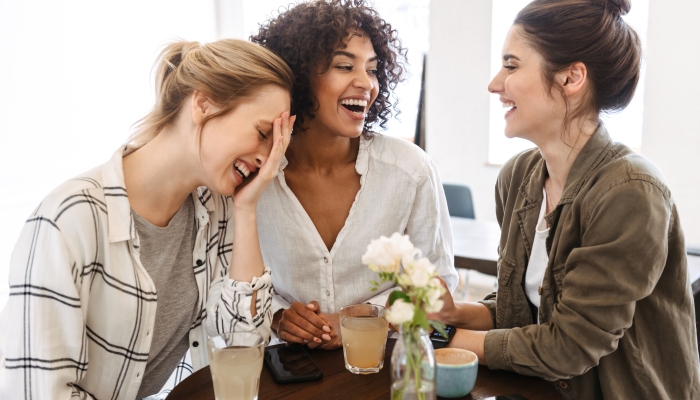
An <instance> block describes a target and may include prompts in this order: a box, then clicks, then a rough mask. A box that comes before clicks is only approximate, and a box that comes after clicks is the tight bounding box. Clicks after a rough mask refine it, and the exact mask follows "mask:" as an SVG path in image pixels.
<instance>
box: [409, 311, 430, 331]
mask: <svg viewBox="0 0 700 400" xmlns="http://www.w3.org/2000/svg"><path fill="white" fill-rule="evenodd" d="M413 326H420V327H422V328H423V329H425V330H426V331H427V330H430V323H429V322H428V317H427V316H426V315H425V311H423V310H421V309H417V310H416V311H415V313H413Z"/></svg>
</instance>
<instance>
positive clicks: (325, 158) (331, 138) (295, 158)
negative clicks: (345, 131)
mask: <svg viewBox="0 0 700 400" xmlns="http://www.w3.org/2000/svg"><path fill="white" fill-rule="evenodd" d="M360 140H361V138H360V137H355V138H350V137H346V136H340V135H333V134H330V133H327V132H325V131H322V130H320V129H314V128H313V127H309V128H307V129H306V130H305V131H301V129H300V130H299V133H295V134H294V135H293V136H292V139H291V141H290V143H289V147H288V148H287V153H286V156H287V161H288V162H289V167H291V168H292V169H312V170H316V171H318V172H323V171H330V170H332V169H334V168H336V167H341V166H347V165H348V164H350V163H354V162H355V161H356V160H357V154H358V152H359V150H360Z"/></svg>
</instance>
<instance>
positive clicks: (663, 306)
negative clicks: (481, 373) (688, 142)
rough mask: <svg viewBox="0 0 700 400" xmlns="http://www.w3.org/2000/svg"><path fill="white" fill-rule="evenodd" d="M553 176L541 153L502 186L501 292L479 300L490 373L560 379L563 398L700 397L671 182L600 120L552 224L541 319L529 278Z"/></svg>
mask: <svg viewBox="0 0 700 400" xmlns="http://www.w3.org/2000/svg"><path fill="white" fill-rule="evenodd" d="M546 176H547V172H546V167H545V162H544V159H543V158H542V156H541V154H540V152H539V150H538V149H531V150H528V151H525V152H523V153H521V154H519V155H517V156H515V157H514V158H512V159H511V160H510V161H508V163H507V164H506V165H505V166H504V167H503V169H502V170H501V172H500V174H499V177H498V182H497V184H496V214H497V217H498V222H499V224H500V225H501V240H500V245H499V248H498V253H499V257H498V289H497V292H496V293H492V294H491V295H489V296H487V297H486V298H485V299H484V300H483V301H482V303H483V304H485V305H486V306H487V307H488V309H489V311H490V312H491V317H492V318H493V326H494V327H495V328H496V329H494V330H491V331H489V333H488V334H487V335H486V342H485V349H484V351H485V358H486V364H487V365H488V366H489V368H491V369H505V370H511V371H515V372H517V373H519V374H523V375H534V376H540V377H542V378H545V379H547V380H557V383H556V387H557V389H559V391H560V392H561V393H562V395H563V396H564V397H565V398H567V399H602V398H605V399H695V398H700V377H699V375H698V348H697V341H696V340H697V339H696V332H695V329H696V328H695V315H694V310H693V297H692V291H691V286H690V282H689V278H688V272H687V270H686V254H685V242H684V238H683V231H682V229H681V226H680V221H679V218H678V213H677V211H676V205H675V203H674V200H673V198H672V197H671V193H670V191H669V189H668V188H667V187H666V184H665V182H664V176H663V174H662V173H661V171H659V170H658V169H657V167H656V166H655V165H654V164H652V163H651V162H650V161H649V160H647V159H645V158H644V157H642V156H640V155H638V154H636V153H634V152H632V151H631V150H630V149H629V148H628V147H626V146H624V145H622V144H619V143H613V142H612V141H611V140H610V137H609V136H608V133H607V131H606V130H605V128H604V127H603V125H602V124H601V125H600V127H599V128H598V130H597V131H596V132H595V134H594V135H593V136H592V137H591V138H590V140H589V141H588V143H586V145H585V146H584V148H583V149H582V151H581V153H580V154H579V155H578V157H577V158H576V161H575V162H574V165H573V166H572V168H571V171H570V172H569V176H568V178H567V180H566V185H565V187H564V191H563V193H562V197H561V200H560V201H559V204H558V205H557V207H556V208H555V209H554V210H553V211H552V212H551V213H549V214H548V215H546V217H545V218H546V220H547V222H548V224H549V226H550V232H549V236H548V238H547V241H546V247H547V252H548V254H549V263H548V265H547V269H546V271H545V274H544V280H543V284H542V290H541V302H540V308H539V311H538V312H539V321H540V324H539V325H538V324H536V321H537V319H536V318H533V316H532V315H531V309H530V307H529V305H528V304H529V303H528V301H527V298H526V296H525V291H524V285H523V280H524V277H525V271H526V269H527V264H528V260H529V258H530V250H531V248H532V243H533V240H534V236H535V226H536V225H537V219H538V217H539V211H540V207H541V205H542V188H543V185H544V180H545V177H546Z"/></svg>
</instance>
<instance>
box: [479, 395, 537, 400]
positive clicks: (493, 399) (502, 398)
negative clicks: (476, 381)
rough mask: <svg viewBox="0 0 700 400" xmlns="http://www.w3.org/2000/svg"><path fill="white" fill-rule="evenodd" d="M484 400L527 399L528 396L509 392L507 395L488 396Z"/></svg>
mask: <svg viewBox="0 0 700 400" xmlns="http://www.w3.org/2000/svg"><path fill="white" fill-rule="evenodd" d="M484 400H527V398H525V396H523V395H520V394H509V395H506V396H496V397H486V398H485V399H484Z"/></svg>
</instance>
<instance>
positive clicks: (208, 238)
mask: <svg viewBox="0 0 700 400" xmlns="http://www.w3.org/2000/svg"><path fill="white" fill-rule="evenodd" d="M133 150H135V149H133V148H131V147H129V146H124V147H123V148H121V149H120V150H119V151H117V152H116V153H115V154H114V156H113V157H112V159H111V160H110V161H108V162H107V163H106V164H104V165H102V166H99V167H97V168H95V169H93V170H91V171H88V172H87V173H85V174H83V175H81V176H78V177H76V178H74V179H71V180H69V181H67V182H65V183H63V184H62V185H60V186H59V187H58V188H56V189H55V190H54V191H53V192H51V193H50V194H49V195H48V196H47V197H46V198H45V199H44V200H43V201H42V203H41V204H40V205H39V207H38V208H37V209H36V210H35V211H34V212H33V213H32V215H31V216H30V218H29V219H28V220H27V222H26V223H25V226H24V229H23V230H22V233H21V235H20V238H19V240H18V242H17V245H16V246H15V249H14V251H13V253H12V259H11V266H10V282H9V283H10V298H9V300H8V302H7V304H6V306H5V309H4V310H3V312H2V314H0V398H2V399H37V400H41V399H69V398H80V399H88V398H97V399H130V400H131V399H134V398H135V397H136V394H137V392H138V390H139V386H140V384H141V379H142V378H143V372H144V369H145V368H146V361H147V359H148V353H149V348H150V345H151V336H152V334H153V326H154V323H155V318H156V302H157V298H158V296H157V293H156V290H155V285H154V284H153V282H152V281H151V278H150V277H149V276H148V273H147V272H146V270H145V269H144V267H143V265H142V264H141V262H140V260H139V237H138V234H137V232H136V228H135V226H134V221H133V219H132V217H131V212H130V210H131V208H130V205H129V199H128V197H127V194H126V189H125V185H124V174H123V170H122V157H123V156H125V155H126V154H128V153H130V152H131V151H133ZM192 195H193V197H194V203H195V215H196V230H197V233H196V239H195V247H194V253H193V255H192V266H193V267H192V268H193V270H194V274H195V278H196V281H197V287H198V291H199V300H198V301H199V304H198V310H199V311H198V315H197V318H196V319H195V322H194V323H193V325H192V327H191V328H190V333H189V339H190V351H189V352H188V355H187V356H186V357H185V359H186V360H187V361H190V360H191V366H190V365H188V362H186V361H185V360H183V362H181V363H180V365H179V366H178V368H177V369H176V370H175V371H174V374H173V377H172V378H171V379H170V380H169V382H168V385H174V384H177V383H178V382H179V381H180V380H182V379H184V378H185V377H186V376H188V375H189V374H190V373H192V371H196V370H198V369H200V368H202V367H204V366H206V365H207V364H208V363H209V359H208V356H207V350H206V339H207V333H208V334H209V335H211V336H214V335H216V334H217V333H219V332H230V331H250V330H253V329H257V330H258V331H259V332H260V333H261V334H262V335H263V337H264V338H265V339H267V338H269V334H270V323H271V319H272V318H271V313H270V304H271V302H272V300H271V299H272V285H271V279H270V272H269V270H268V269H267V268H266V270H265V273H264V274H263V276H262V277H260V278H255V279H254V280H253V282H252V283H247V282H236V281H233V280H231V279H229V277H228V268H229V265H230V261H231V249H232V239H233V226H232V210H233V209H232V206H233V201H232V199H231V198H230V197H224V196H220V195H216V194H214V193H212V192H210V191H209V189H207V188H205V187H200V188H199V189H197V190H196V191H195V192H194V193H193V194H192ZM259 289H262V290H259ZM255 290H258V295H257V300H256V309H257V313H256V316H255V318H253V317H252V316H251V313H250V304H251V299H252V293H253V291H255ZM183 311H187V312H190V311H188V310H183ZM168 385H166V388H164V391H168V389H169V388H168V387H167V386H168Z"/></svg>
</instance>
